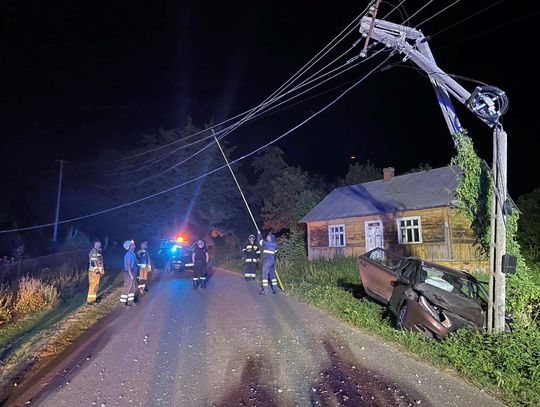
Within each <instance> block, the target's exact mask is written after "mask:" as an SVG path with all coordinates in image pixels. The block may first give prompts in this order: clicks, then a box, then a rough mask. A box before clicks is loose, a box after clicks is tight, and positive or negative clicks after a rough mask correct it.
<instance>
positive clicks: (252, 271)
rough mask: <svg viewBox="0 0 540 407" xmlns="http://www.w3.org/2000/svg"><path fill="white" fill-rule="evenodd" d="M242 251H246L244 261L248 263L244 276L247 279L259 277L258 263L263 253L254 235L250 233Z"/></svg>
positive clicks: (252, 279)
mask: <svg viewBox="0 0 540 407" xmlns="http://www.w3.org/2000/svg"><path fill="white" fill-rule="evenodd" d="M242 251H243V252H244V256H245V260H244V261H245V264H246V265H245V267H246V268H245V270H244V277H245V278H246V281H254V280H255V277H257V274H256V273H257V263H258V262H259V256H260V254H261V251H260V249H259V246H257V243H255V236H254V235H249V238H248V243H247V244H246V247H244V249H243V250H242Z"/></svg>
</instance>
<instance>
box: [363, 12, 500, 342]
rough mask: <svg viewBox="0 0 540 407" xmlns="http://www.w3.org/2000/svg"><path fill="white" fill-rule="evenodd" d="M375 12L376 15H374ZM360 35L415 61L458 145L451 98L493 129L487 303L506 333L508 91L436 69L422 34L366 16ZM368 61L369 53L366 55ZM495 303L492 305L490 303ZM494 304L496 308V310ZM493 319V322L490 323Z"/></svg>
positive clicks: (495, 324) (489, 325)
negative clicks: (466, 82) (469, 85)
mask: <svg viewBox="0 0 540 407" xmlns="http://www.w3.org/2000/svg"><path fill="white" fill-rule="evenodd" d="M373 14H374V13H372V15H373ZM360 33H361V34H362V36H364V37H365V38H366V43H367V41H369V40H370V39H371V40H373V41H376V42H379V43H382V44H384V45H385V46H386V47H388V48H392V49H394V50H396V51H397V52H399V53H400V54H402V55H403V60H404V61H405V60H407V59H410V60H411V61H412V62H414V63H415V64H416V65H417V66H418V67H419V68H420V69H422V70H423V71H424V72H425V73H426V74H427V75H428V77H429V79H430V81H431V84H432V85H433V88H434V90H435V94H436V96H437V100H438V102H439V106H440V108H441V110H442V112H443V116H444V119H445V121H446V125H447V127H448V129H449V131H450V134H451V135H452V138H453V140H454V144H456V145H457V142H458V141H457V139H456V137H455V135H456V134H457V133H461V132H462V131H463V130H462V128H461V124H460V123H459V120H458V117H457V114H456V111H455V109H454V106H453V105H452V102H451V100H450V95H451V96H453V97H454V98H456V99H457V100H458V101H459V102H460V103H462V104H463V105H465V106H466V107H467V108H469V110H471V111H472V112H473V113H474V114H475V115H476V116H478V117H479V118H480V120H482V121H483V122H484V123H485V124H487V125H488V126H489V127H490V128H492V129H493V146H494V159H493V180H494V186H493V191H492V193H493V200H494V206H493V207H494V209H495V211H494V213H493V214H492V216H495V221H494V222H492V224H494V228H492V233H493V236H492V246H493V247H492V252H491V253H490V260H491V264H492V269H491V270H490V292H489V296H490V299H488V308H489V309H488V320H487V328H488V331H489V332H491V328H492V323H493V330H494V332H503V331H504V328H505V291H506V288H505V287H506V279H505V274H504V270H503V255H505V252H506V225H505V220H506V216H507V215H508V213H509V210H508V208H509V205H508V202H509V200H508V194H507V184H506V165H507V163H506V152H507V147H506V132H505V131H504V129H503V126H502V124H501V122H500V117H501V116H502V115H503V114H504V113H506V111H507V110H508V99H507V97H506V95H505V93H504V92H503V91H501V90H500V89H498V88H495V87H493V86H478V87H477V88H476V89H475V90H474V91H473V92H472V93H471V92H469V91H468V90H466V89H465V88H464V87H463V86H461V85H460V84H459V83H458V82H456V81H455V80H454V79H453V78H452V77H450V76H449V75H448V74H446V73H445V72H444V71H443V70H442V69H441V68H439V67H438V66H437V63H436V62H435V58H434V57H433V54H432V53H431V49H430V48H429V45H428V38H426V37H425V36H424V35H423V34H422V32H421V31H419V30H416V29H414V28H411V27H407V26H403V25H399V24H394V23H391V22H388V21H384V20H377V19H375V18H374V17H369V16H364V17H363V18H362V20H361V23H360ZM361 56H365V54H361ZM491 299H493V301H491ZM492 303H493V308H492ZM492 317H493V319H491V318H492Z"/></svg>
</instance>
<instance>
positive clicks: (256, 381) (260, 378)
mask: <svg viewBox="0 0 540 407" xmlns="http://www.w3.org/2000/svg"><path fill="white" fill-rule="evenodd" d="M273 383H274V377H273V374H272V372H271V364H270V362H269V361H268V360H267V359H266V358H264V357H263V356H255V355H250V356H248V357H247V360H246V361H245V362H244V367H243V369H242V375H241V377H240V384H239V385H238V386H235V387H233V389H232V390H230V391H229V393H228V394H227V395H226V396H225V397H224V398H223V400H221V401H220V402H219V403H217V404H216V406H219V407H230V406H265V407H277V406H279V405H280V404H279V403H278V401H277V400H276V397H275V396H274V394H273V387H272V386H273Z"/></svg>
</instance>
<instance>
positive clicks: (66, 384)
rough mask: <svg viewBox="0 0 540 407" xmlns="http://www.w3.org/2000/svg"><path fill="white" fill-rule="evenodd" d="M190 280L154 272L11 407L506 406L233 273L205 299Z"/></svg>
mask: <svg viewBox="0 0 540 407" xmlns="http://www.w3.org/2000/svg"><path fill="white" fill-rule="evenodd" d="M190 278H191V273H176V274H164V273H161V274H160V273H158V275H157V276H156V278H155V280H154V281H153V284H151V285H150V293H149V294H148V295H147V296H146V297H144V298H143V299H142V301H141V303H140V304H139V305H138V306H136V307H133V308H131V309H123V308H122V309H118V310H116V312H115V313H114V317H111V318H109V319H108V320H106V321H104V322H103V323H102V324H101V326H100V327H98V328H96V329H95V330H94V331H95V332H94V337H93V338H91V341H89V342H87V344H86V345H85V346H82V347H81V349H78V350H76V351H73V352H72V353H73V355H72V356H71V357H70V358H67V359H66V360H65V361H64V362H62V363H64V365H62V363H61V364H60V365H58V366H57V367H56V368H55V369H57V370H56V371H55V372H54V377H52V378H51V377H49V378H48V379H47V380H45V382H42V383H37V384H36V385H35V386H34V390H35V388H36V387H38V388H39V389H40V393H38V394H37V395H36V394H35V393H34V394H32V393H31V392H29V393H28V394H26V393H25V394H23V396H22V398H19V399H18V401H17V403H16V404H15V405H18V404H19V403H20V405H24V403H29V404H27V405H40V406H51V407H59V406H94V405H95V406H223V407H225V406H311V405H320V406H417V405H420V406H460V407H464V406H475V407H479V406H502V404H501V403H500V402H499V401H497V400H495V399H493V398H492V397H490V396H489V395H487V394H486V393H484V392H482V391H481V390H478V389H476V388H474V387H472V386H470V385H469V384H467V383H465V382H463V381H462V380H460V379H458V378H456V377H454V376H453V375H451V374H448V373H447V372H442V371H440V370H438V369H436V368H433V367H430V366H427V365H424V364H422V363H419V362H417V361H415V360H413V359H412V358H410V357H408V356H406V355H403V354H402V353H400V352H398V351H396V350H394V349H393V348H392V347H391V346H389V345H386V344H384V343H382V342H381V341H380V340H378V339H375V338H373V337H371V336H368V335H366V334H363V333H362V332H360V331H359V330H358V329H355V328H353V327H351V326H349V325H347V324H345V323H342V322H340V321H338V320H336V319H335V318H333V317H330V316H328V315H327V314H325V313H323V312H320V311H318V310H315V309H313V308H311V307H309V306H307V305H305V304H301V303H299V302H297V301H296V300H294V299H292V298H290V297H288V296H286V295H283V294H281V293H280V294H278V295H268V296H260V295H258V292H259V286H258V285H257V283H255V282H245V281H244V279H243V278H242V277H241V276H239V275H237V274H233V273H230V272H228V271H225V270H216V271H215V272H214V274H213V275H212V276H211V278H210V280H209V282H208V286H207V288H206V289H200V288H199V289H198V290H193V289H192V287H191V280H190ZM118 307H120V305H119V306H118ZM89 337H92V333H90V334H89ZM88 343H90V345H88ZM51 374H52V373H51ZM30 394H31V395H30ZM25 397H26V398H25ZM30 397H32V398H31V399H29V398H30Z"/></svg>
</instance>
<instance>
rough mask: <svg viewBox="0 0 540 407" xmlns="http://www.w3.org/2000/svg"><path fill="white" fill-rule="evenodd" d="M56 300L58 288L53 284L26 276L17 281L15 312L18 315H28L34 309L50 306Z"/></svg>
mask: <svg viewBox="0 0 540 407" xmlns="http://www.w3.org/2000/svg"><path fill="white" fill-rule="evenodd" d="M57 300H58V290H57V289H56V287H55V286H53V285H52V284H47V283H43V282H41V281H40V280H38V279H36V278H33V277H29V276H26V277H23V278H22V279H21V280H20V281H19V287H18V290H17V299H16V301H15V313H16V314H17V315H19V316H26V315H30V314H32V313H34V312H36V311H41V310H44V309H48V308H52V307H53V306H54V304H55V303H56V301H57Z"/></svg>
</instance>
